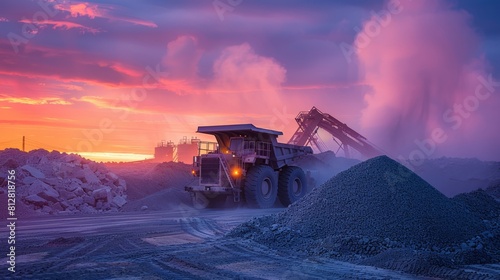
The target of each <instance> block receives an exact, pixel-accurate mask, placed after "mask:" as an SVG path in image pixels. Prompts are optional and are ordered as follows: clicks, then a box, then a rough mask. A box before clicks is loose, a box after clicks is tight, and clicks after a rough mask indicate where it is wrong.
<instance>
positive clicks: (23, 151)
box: [23, 136, 26, 152]
mask: <svg viewBox="0 0 500 280" xmlns="http://www.w3.org/2000/svg"><path fill="white" fill-rule="evenodd" d="M25 140H26V139H25V138H24V136H23V152H24V142H25Z"/></svg>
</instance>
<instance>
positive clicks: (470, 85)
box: [357, 1, 500, 159]
mask: <svg viewBox="0 0 500 280" xmlns="http://www.w3.org/2000/svg"><path fill="white" fill-rule="evenodd" d="M402 7H403V10H402V11H401V13H399V14H393V15H392V18H391V21H390V22H389V23H388V24H387V26H385V27H381V29H380V32H379V33H378V35H376V36H373V37H372V38H370V41H369V43H368V44H367V45H366V47H364V48H360V49H359V50H358V59H359V62H360V63H361V65H362V66H363V71H364V80H365V82H366V83H367V84H369V85H371V86H372V92H371V93H369V94H367V95H366V96H365V101H366V104H367V106H366V108H365V109H364V111H363V116H362V125H363V127H364V131H367V134H368V136H370V137H371V140H372V141H373V142H375V143H378V144H379V145H381V146H382V147H384V148H385V149H386V150H388V151H389V152H390V153H392V155H393V156H398V155H401V156H403V157H404V158H408V157H410V158H413V159H419V158H420V159H421V158H422V156H423V155H425V157H436V156H443V155H447V156H461V157H464V156H465V157H469V156H470V157H476V156H477V157H481V158H498V157H499V156H500V154H499V150H498V148H495V147H496V145H497V143H499V142H500V133H498V129H497V128H496V127H495V125H496V124H494V123H492V122H491V120H493V119H498V117H499V115H498V113H497V112H498V110H496V109H494V108H495V105H493V104H497V105H496V106H497V108H498V105H500V104H499V100H498V98H494V97H490V99H489V100H488V101H481V100H479V105H478V106H479V107H478V108H477V110H474V111H473V112H472V111H471V112H469V113H470V114H469V115H470V116H467V117H462V116H459V115H458V113H457V112H454V106H455V104H457V105H459V106H462V105H463V103H464V102H465V101H466V100H468V98H469V99H470V98H475V97H474V94H475V89H476V88H477V87H478V86H479V85H481V82H480V81H479V80H478V77H484V78H487V77H488V75H487V72H486V66H485V63H484V61H483V59H482V57H481V56H480V55H478V45H479V38H478V36H477V35H476V34H475V32H474V30H473V29H472V27H471V26H470V17H469V15H468V14H467V13H465V12H464V11H457V10H452V9H450V8H449V5H447V3H446V2H444V1H413V2H409V1H404V2H402ZM369 22H371V23H373V22H374V19H371V21H369ZM369 22H368V23H369ZM367 28H369V25H366V26H365V29H364V30H363V32H362V33H360V34H358V38H357V39H363V37H365V38H366V33H369V32H370V30H367ZM483 90H485V89H483ZM461 104H462V105H461ZM449 110H451V113H450V111H449ZM447 112H448V113H449V114H450V115H449V116H448V118H446V117H445V116H444V115H445V114H446V113H447ZM451 117H455V118H460V119H461V120H460V121H461V123H460V125H457V123H458V120H456V119H453V120H451ZM436 129H438V130H442V131H443V132H444V133H445V136H446V137H445V138H446V140H444V141H442V143H436V142H434V144H433V145H431V144H428V146H427V150H425V149H422V148H420V146H419V145H418V144H417V143H423V142H422V141H424V140H425V139H432V135H433V132H434V131H435V130H436ZM485 133H487V134H488V136H486V135H485ZM445 138H442V139H445ZM442 139H441V140H442ZM433 141H434V140H433ZM426 143H428V142H426ZM415 150H420V151H419V152H414V151H415ZM492 151H496V155H494V153H492Z"/></svg>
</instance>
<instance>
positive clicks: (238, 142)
mask: <svg viewBox="0 0 500 280" xmlns="http://www.w3.org/2000/svg"><path fill="white" fill-rule="evenodd" d="M229 150H231V151H233V152H237V151H241V150H243V138H242V137H233V138H231V143H230V144H229Z"/></svg>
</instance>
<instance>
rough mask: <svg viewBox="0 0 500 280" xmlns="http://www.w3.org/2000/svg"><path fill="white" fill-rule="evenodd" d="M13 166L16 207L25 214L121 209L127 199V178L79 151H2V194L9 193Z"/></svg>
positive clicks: (0, 162) (0, 160)
mask: <svg viewBox="0 0 500 280" xmlns="http://www.w3.org/2000/svg"><path fill="white" fill-rule="evenodd" d="M11 169H14V170H15V171H16V173H15V177H16V178H15V183H16V204H17V205H16V208H18V209H20V210H22V211H23V212H24V214H25V215H30V214H33V213H48V214H57V213H94V212H103V211H118V210H119V209H120V208H121V207H122V206H123V205H125V204H126V203H127V196H126V194H125V192H126V189H127V186H126V183H125V181H124V180H122V179H120V178H119V177H118V176H117V175H116V174H114V173H112V172H110V171H109V170H108V169H107V168H106V167H105V166H104V165H103V164H99V163H96V162H93V161H91V160H87V159H84V158H82V157H80V156H79V155H75V154H66V153H59V152H57V151H53V152H48V151H46V150H42V149H40V150H33V151H30V152H29V153H26V152H22V151H20V150H17V149H6V150H3V151H0V174H2V175H1V177H0V186H1V187H0V194H1V195H2V196H6V195H7V180H6V179H7V178H6V176H7V175H6V174H8V173H7V171H8V170H11ZM4 201H6V199H5V200H4ZM30 212H31V213H30ZM2 215H6V213H3V212H2Z"/></svg>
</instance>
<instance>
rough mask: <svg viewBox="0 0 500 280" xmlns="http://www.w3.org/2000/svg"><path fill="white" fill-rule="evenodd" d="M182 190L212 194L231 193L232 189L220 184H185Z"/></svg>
mask: <svg viewBox="0 0 500 280" xmlns="http://www.w3.org/2000/svg"><path fill="white" fill-rule="evenodd" d="M184 190H185V191H187V192H203V193H214V194H232V193H233V189H232V188H230V187H229V188H228V187H220V186H186V187H184Z"/></svg>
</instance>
